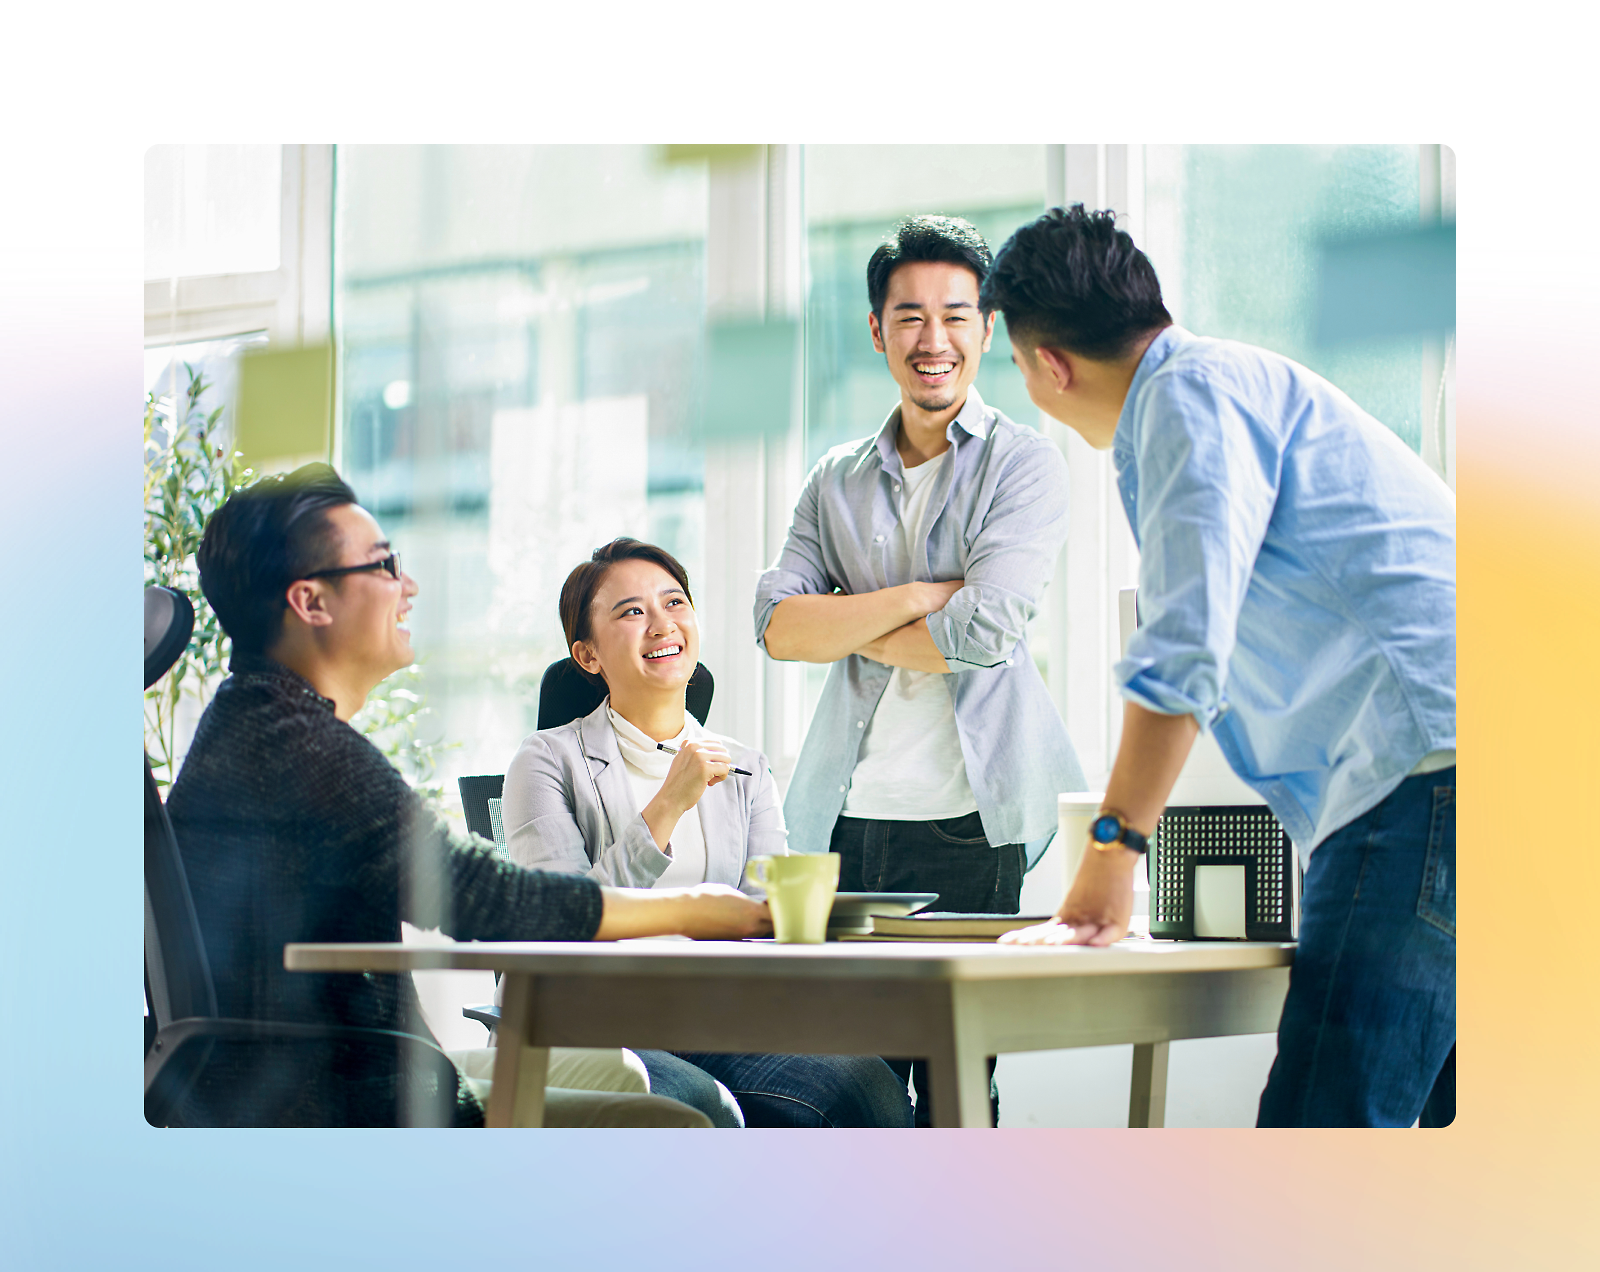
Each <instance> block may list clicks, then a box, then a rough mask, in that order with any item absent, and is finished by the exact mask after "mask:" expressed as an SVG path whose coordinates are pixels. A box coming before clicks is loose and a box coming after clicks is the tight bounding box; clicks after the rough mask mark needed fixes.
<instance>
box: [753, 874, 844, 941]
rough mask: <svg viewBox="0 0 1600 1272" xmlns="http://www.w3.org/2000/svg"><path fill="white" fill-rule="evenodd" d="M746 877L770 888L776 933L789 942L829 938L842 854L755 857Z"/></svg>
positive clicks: (773, 927)
mask: <svg viewBox="0 0 1600 1272" xmlns="http://www.w3.org/2000/svg"><path fill="white" fill-rule="evenodd" d="M744 877H745V878H746V879H748V880H749V881H750V882H751V883H753V884H755V885H756V886H757V887H758V888H765V889H766V890H767V905H768V906H769V907H770V908H771V910H772V934H773V935H774V936H775V937H776V938H777V939H778V940H779V941H782V942H785V943H788V944H797V945H821V944H822V942H823V941H825V940H827V939H828V913H829V911H831V910H832V909H833V896H834V893H836V892H837V891H838V890H839V854H838V853H836V852H798V853H790V854H788V855H787V856H783V857H752V858H751V859H750V861H749V863H748V864H747V865H746V866H745V868H744Z"/></svg>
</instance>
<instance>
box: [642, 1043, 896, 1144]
mask: <svg viewBox="0 0 1600 1272" xmlns="http://www.w3.org/2000/svg"><path fill="white" fill-rule="evenodd" d="M637 1054H638V1056H639V1058H640V1059H641V1060H643V1061H644V1066H645V1069H646V1070H647V1071H648V1072H649V1074H650V1093H651V1094H652V1095H665V1096H669V1097H671V1098H672V1099H674V1100H682V1101H683V1102H684V1103H685V1104H688V1105H690V1106H691V1107H693V1108H697V1109H699V1110H700V1111H701V1112H702V1113H704V1114H705V1115H706V1116H707V1117H709V1118H710V1119H711V1122H712V1125H713V1126H749V1127H780V1126H781V1127H796V1126H798V1127H822V1126H829V1127H839V1126H845V1127H868V1126H893V1127H907V1126H910V1125H911V1101H910V1099H909V1098H908V1097H907V1095H906V1084H905V1081H904V1079H901V1078H897V1077H895V1075H894V1073H893V1072H891V1071H890V1069H889V1066H888V1065H886V1064H884V1062H883V1061H882V1060H879V1059H878V1058H877V1057H876V1056H767V1055H723V1054H719V1053H715V1052H708V1051H681V1052H668V1051H638V1052H637ZM719 1092H720V1095H719V1094H718V1093H719ZM730 1106H731V1107H730Z"/></svg>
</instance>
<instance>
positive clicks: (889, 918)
mask: <svg viewBox="0 0 1600 1272" xmlns="http://www.w3.org/2000/svg"><path fill="white" fill-rule="evenodd" d="M1049 918H1050V916H1049V915H1048V914H945V913H941V912H939V911H937V910H934V911H929V912H925V913H922V914H907V915H890V914H874V915H872V916H871V919H872V925H871V927H870V928H867V929H866V930H864V931H852V932H841V933H840V934H839V939H840V940H841V941H993V940H996V939H997V938H999V937H1000V936H1003V935H1004V934H1005V933H1007V932H1010V931H1012V930H1013V929H1015V928H1024V927H1032V926H1033V925H1034V924H1036V923H1045V922H1047V921H1048V920H1049Z"/></svg>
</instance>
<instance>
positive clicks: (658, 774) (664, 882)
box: [606, 702, 709, 888]
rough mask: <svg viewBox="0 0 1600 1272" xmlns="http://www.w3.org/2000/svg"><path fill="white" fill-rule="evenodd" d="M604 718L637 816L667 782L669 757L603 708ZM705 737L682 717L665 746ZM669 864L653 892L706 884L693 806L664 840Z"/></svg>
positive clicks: (700, 831)
mask: <svg viewBox="0 0 1600 1272" xmlns="http://www.w3.org/2000/svg"><path fill="white" fill-rule="evenodd" d="M606 718H607V719H608V720H610V721H611V728H612V731H613V732H614V733H615V734H616V735H617V749H618V750H620V751H621V752H622V767H623V768H625V769H626V770H627V772H628V785H629V786H630V787H632V789H633V802H634V805H635V807H636V809H637V811H639V812H643V811H644V806H645V805H646V804H648V803H649V802H650V801H651V800H653V799H654V798H655V797H656V792H657V791H659V790H660V789H661V786H662V783H664V782H665V781H666V780H667V770H668V769H669V768H671V767H672V757H671V756H670V755H668V754H667V753H666V752H665V751H658V750H657V749H656V743H655V739H654V738H652V737H650V736H649V735H648V734H646V733H645V732H644V731H643V730H642V729H637V728H635V727H634V726H633V725H631V724H629V723H628V721H626V720H624V719H623V718H622V717H621V716H619V715H618V714H617V713H616V712H615V711H613V710H612V709H611V704H610V703H609V702H608V703H607V704H606ZM708 736H709V735H708V734H707V733H706V731H705V730H704V729H702V728H701V727H700V722H699V721H698V720H696V719H695V718H694V717H693V716H692V715H689V714H688V713H687V712H685V713H684V724H683V730H682V732H680V733H679V734H678V736H677V737H675V738H669V739H668V740H667V745H668V746H670V747H673V748H677V747H680V746H682V745H683V744H684V743H685V742H700V741H703V740H704V739H705V738H706V737H708ZM668 844H669V846H670V847H671V849H672V853H671V856H672V860H671V862H670V863H669V864H668V866H667V868H666V869H665V870H664V871H662V872H661V875H660V877H659V878H657V879H656V881H655V884H654V885H653V886H655V887H657V888H686V887H688V886H690V885H691V884H695V883H704V882H705V881H706V837H705V831H704V830H703V829H702V828H701V826H700V809H699V806H698V805H696V806H695V807H694V808H691V809H690V810H689V811H688V812H687V813H685V814H684V815H683V816H682V817H680V818H679V819H678V824H677V825H676V826H675V827H673V830H672V834H671V836H669V838H668Z"/></svg>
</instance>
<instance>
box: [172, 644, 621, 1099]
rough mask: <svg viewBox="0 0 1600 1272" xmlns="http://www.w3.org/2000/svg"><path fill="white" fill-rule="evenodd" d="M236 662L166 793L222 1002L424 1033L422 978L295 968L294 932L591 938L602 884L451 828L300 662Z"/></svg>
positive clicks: (286, 1016) (269, 1015) (234, 1007)
mask: <svg viewBox="0 0 1600 1272" xmlns="http://www.w3.org/2000/svg"><path fill="white" fill-rule="evenodd" d="M231 670H232V672H233V674H232V675H231V676H230V677H229V678H228V679H227V680H225V681H224V682H223V683H222V685H221V687H220V688H219V689H218V690H217V694H216V697H215V699H214V700H213V701H212V703H211V705H210V706H209V707H207V708H206V711H205V714H204V715H203V716H202V717H201V720H200V725H199V728H198V729H197V730H196V733H195V737H194V742H193V745H192V746H191V747H190V750H189V754H188V757H187V759H186V760H185V762H184V765H183V770H182V772H180V773H179V775H178V779H177V781H176V782H175V783H174V784H173V787H172V793H171V797H170V798H169V799H168V801H167V810H168V813H169V815H170V816H171V819H172V825H173V830H174V832H175V833H176V835H177V839H178V847H179V851H180V853H181V854H182V857H183V863H184V868H185V870H186V872H187V873H188V877H189V888H190V891H191V892H192V893H193V896H194V904H195V910H196V913H197V914H198V916H199V920H200V929H201V933H202V936H203V938H204V940H205V946H206V954H207V957H208V958H209V960H210V963H211V975H212V978H213V980H214V981H215V983H216V992H217V1005H218V1009H219V1010H220V1012H221V1014H222V1015H224V1016H239V1017H247V1018H255V1019H269V1020H288V1021H304V1022H310V1023H337V1024H346V1025H365V1026H370V1027H375V1028H379V1029H397V1030H404V1031H407V1032H411V1033H416V1034H421V1035H423V1036H425V1037H427V1036H430V1035H429V1034H428V1030H427V1026H426V1025H425V1024H424V1023H423V1020H422V1014H421V1009H420V1005H419V1004H418V1002H417V997H416V991H415V989H414V987H413V985H412V982H411V978H410V977H409V976H395V975H379V974H372V973H368V974H353V973H316V972H288V971H285V970H284V967H283V947H284V945H285V944H286V943H288V942H291V941H398V940H399V939H400V922H401V920H402V919H404V920H407V921H408V922H410V923H413V924H415V925H416V926H418V927H423V928H430V927H438V928H440V929H441V930H442V931H444V932H446V933H448V934H450V935H451V936H454V937H456V938H458V939H475V940H558V941H561V940H570V941H582V940H588V939H589V938H591V937H592V936H593V935H594V933H595V930H596V929H597V928H598V927H599V925H600V910H601V894H600V889H599V887H598V886H597V885H596V884H595V883H594V882H593V881H591V880H589V879H587V878H584V877H582V876H575V875H566V874H554V873H546V872H541V871H534V870H524V869H522V868H521V867H519V866H515V865H512V864H511V863H509V862H506V861H504V860H502V859H501V858H500V857H498V856H497V855H496V854H495V853H494V852H493V850H492V847H491V846H490V845H489V844H487V843H486V842H485V841H483V840H481V839H478V838H476V837H475V836H470V835H458V834H455V833H453V832H452V831H450V830H449V829H448V828H446V827H445V826H444V825H443V824H442V823H441V822H440V821H439V820H438V819H437V818H436V817H434V816H433V815H432V814H431V813H429V812H428V811H427V809H426V808H425V806H424V805H423V804H422V802H421V801H420V800H419V799H418V797H417V795H416V794H415V792H413V791H412V790H411V788H410V787H409V786H407V785H406V783H405V781H404V780H403V779H402V778H401V776H400V774H399V773H398V772H396V771H395V769H394V767H393V766H392V765H391V764H390V763H389V762H388V760H386V759H385V758H384V756H383V754H382V753H381V752H380V751H378V750H377V748H376V747H374V746H373V745H372V744H371V743H370V742H369V741H367V739H366V738H364V737H363V736H361V734H359V733H357V732H356V731H355V730H354V729H352V728H351V727H350V726H349V725H348V724H345V723H344V722H342V721H341V720H339V719H338V718H337V717H336V716H335V715H334V704H333V703H332V702H331V701H329V700H328V699H327V698H324V697H322V696H321V695H320V694H319V693H317V691H316V690H315V689H313V688H312V687H311V685H310V683H309V682H308V681H306V680H305V679H304V678H302V677H301V676H299V675H296V674H295V673H294V672H292V671H290V670H289V669H288V668H286V667H283V666H281V665H280V664H278V663H275V662H272V661H271V660H270V659H267V658H263V657H259V656H252V655H247V654H237V655H235V656H234V659H233V662H232V666H231ZM374 1080H375V1081H378V1082H379V1085H380V1086H381V1085H382V1082H381V1078H380V1076H379V1075H374ZM458 1103H459V1108H458V1113H457V1117H456V1119H455V1120H457V1121H458V1122H467V1123H472V1122H476V1121H481V1117H482V1114H481V1110H480V1109H479V1107H478V1105H477V1104H476V1102H475V1101H474V1100H473V1099H472V1097H471V1096H470V1095H469V1094H467V1093H466V1091H465V1087H464V1085H463V1086H462V1088H461V1093H460V1096H459V1100H458ZM311 1104H312V1105H314V1104H315V1100H314V1099H313V1100H312V1101H311ZM374 1111H375V1110H374ZM324 1112H325V1110H324ZM304 1116H305V1117H306V1118H307V1119H308V1120H316V1119H317V1117H318V1116H319V1113H318V1110H317V1109H315V1108H314V1107H309V1106H308V1107H307V1108H306V1109H305V1110H304ZM361 1120H366V1119H365V1118H362V1119H361Z"/></svg>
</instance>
